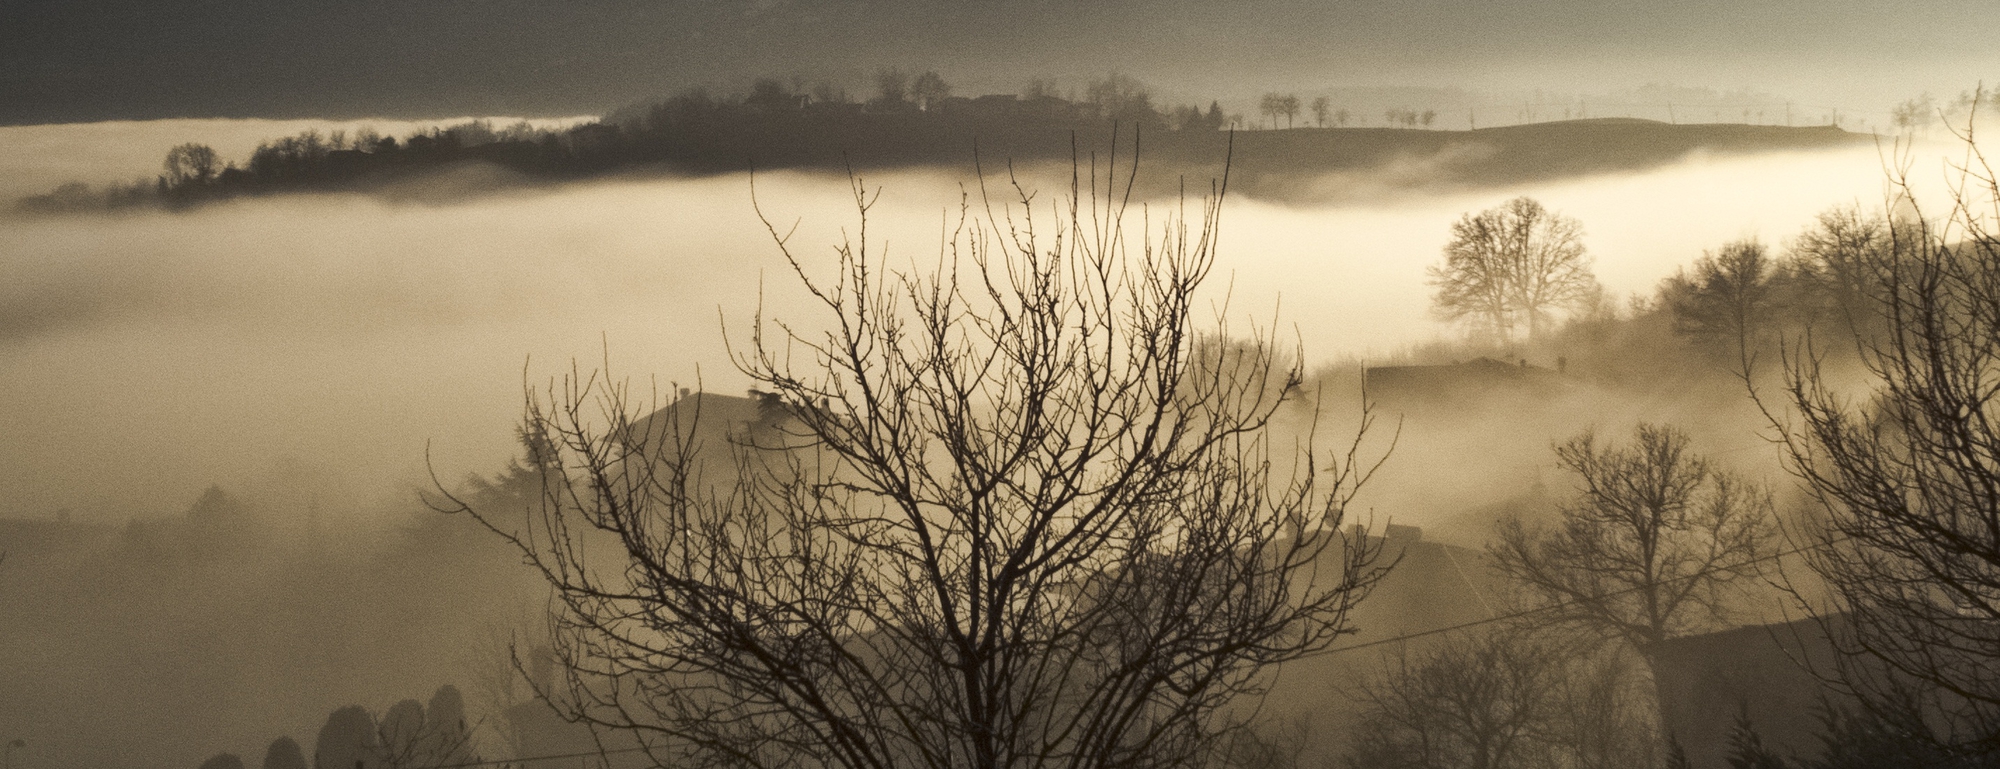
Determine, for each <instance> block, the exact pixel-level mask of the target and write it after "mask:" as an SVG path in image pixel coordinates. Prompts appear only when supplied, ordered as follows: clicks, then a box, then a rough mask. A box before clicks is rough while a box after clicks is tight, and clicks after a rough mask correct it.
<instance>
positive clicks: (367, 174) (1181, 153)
mask: <svg viewBox="0 0 2000 769" xmlns="http://www.w3.org/2000/svg"><path fill="white" fill-rule="evenodd" d="M1122 109H1123V111H1114V109H1113V108H1111V107H1107V106H1106V105H1104V104H1092V103H1084V102H1071V101H1068V100H1064V99H1060V98H1056V97H1041V98H1037V99H1021V98H1017V97H1014V96H1011V95H1003V96H986V97H980V98H978V99H967V98H962V97H953V98H949V99H944V100H941V101H939V102H938V103H936V104H933V105H929V108H928V109H923V110H919V109H917V108H916V107H915V106H914V105H912V104H909V103H902V104H892V105H882V104H876V103H871V104H869V105H861V104H854V103H839V102H830V103H812V102H810V101H809V100H807V99H805V98H804V97H798V98H797V99H793V98H792V97H789V96H786V97H780V98H778V99H774V100H773V101H770V102H768V103H763V104H759V103H754V102H742V103H737V102H722V101H716V100H712V99H707V98H706V97H695V96H689V97H681V98H678V99H676V100H673V101H669V102H663V103H660V104H657V105H652V106H650V107H648V108H641V109H635V110H627V111H625V112H624V113H621V115H620V116H617V117H614V118H613V119H609V120H606V121H603V122H598V123H591V124H587V125H580V126H575V127H571V128H566V129H561V130H538V129H534V128H531V127H528V126H527V125H525V124H523V125H520V126H515V127H508V128H500V129H495V128H494V127H492V126H490V125H487V124H484V123H471V124H466V125H460V126H454V127H450V128H439V129H432V130H430V131H427V132H422V133H418V134H415V135H411V136H408V137H404V138H403V139H401V140H398V139H397V138H395V137H381V136H373V135H368V136H346V135H342V134H334V135H331V136H322V135H320V134H318V133H314V132H308V133H306V134H301V135H299V136H292V137H284V138H279V139H274V140H272V141H270V142H266V143H265V144H264V145H262V146H260V147H259V148H258V150H257V151H256V152H255V153H254V154H253V155H252V157H250V158H249V159H247V161H245V162H240V163H238V162H230V161H228V160H226V159H223V158H217V157H214V156H213V153H210V154H209V155H208V156H206V157H201V158H190V156H187V155H185V154H184V155H182V156H181V160H180V161H179V165H178V166H176V164H175V163H172V162H170V163H169V167H170V171H169V174H168V175H162V176H160V177H159V178H158V179H156V180H147V181H142V182H140V183H137V184H135V185H132V186H128V187H123V188H115V189H109V190H91V189H88V188H85V187H83V186H81V185H65V186H64V187H63V188H61V189H58V190H55V191H53V192H51V193H50V194H47V195H40V196H35V197H31V198H27V199H25V200H23V201H21V202H20V204H19V207H20V208H21V209H23V210H26V211H28V212H33V213H60V212H76V211H89V210H100V209H107V208H129V207H151V206H157V207H166V208H179V207H186V206H190V205H196V204H199V203H202V202H206V201H212V200H218V199H226V198H234V197H240V196H245V195H264V194H273V193H281V192H287V191H363V192H365V191H371V190H382V189H386V188H389V187H391V186H395V185H399V184H401V183H402V182H407V181H409V180H411V179H413V178H421V177H423V176H425V175H432V174H436V173H438V172H440V171H445V170H451V169H462V168H463V167H465V166H479V165H484V166H488V167H498V168H500V169H504V170H505V171H507V172H508V173H501V174H483V175H479V177H478V178H480V179H481V180H482V181H481V182H480V184H479V186H480V187H481V188H483V189H493V188H499V187H507V186H520V185H532V184H544V183H552V182H562V181H570V180H577V179H587V178H593V177H602V176H606V175H612V174H621V175H629V174H635V173H638V174H648V173H655V174H658V173H664V174H696V175H701V174H715V173H730V172H738V171H742V170H746V169H750V168H761V169H773V168H790V169H809V170H810V169H817V170H824V171H829V172H841V171H844V170H845V169H850V168H851V169H854V170H857V171H871V170H879V169H887V168H907V167H914V166H938V167H944V168H950V169H955V170H963V169H966V168H968V167H969V166H970V165H971V164H972V163H973V161H974V159H975V157H976V158H978V159H979V160H980V161H981V162H982V163H983V164H984V166H985V168H987V169H988V170H1004V169H1005V168H1006V167H1007V166H1008V164H1010V163H1011V164H1013V165H1014V167H1015V168H1017V169H1021V170H1024V171H1027V172H1029V173H1047V172H1050V171H1053V172H1054V173H1055V175H1057V176H1060V177H1064V178H1066V177H1067V174H1068V169H1069V162H1070V160H1071V159H1072V157H1076V158H1078V159H1079V162H1083V163H1086V164H1087V163H1088V161H1089V159H1090V157H1091V156H1092V155H1096V156H1098V157H1108V156H1109V154H1110V153H1111V152H1112V150H1113V149H1114V145H1115V147H1116V149H1117V150H1118V151H1119V153H1120V155H1121V156H1123V157H1126V158H1129V156H1130V153H1131V150H1132V148H1133V146H1134V145H1135V144H1136V145H1137V146H1138V147H1139V148H1140V156H1141V157H1140V160H1141V163H1140V166H1141V174H1140V177H1139V184H1140V186H1141V187H1142V189H1143V191H1144V192H1146V193H1148V194H1170V193H1172V192H1173V191H1174V190H1176V189H1178V187H1179V185H1180V183H1181V180H1183V179H1186V180H1189V181H1191V182H1194V183H1196V185H1197V186H1200V185H1201V184H1205V183H1206V181H1207V180H1209V179H1213V178H1218V177H1220V176H1221V175H1222V172H1223V170H1224V165H1225V162H1227V163H1228V164H1229V173H1230V184H1231V188H1232V189H1233V190H1234V191H1236V192H1239V193H1247V194H1249V195H1251V196H1254V197H1260V198H1265V199H1276V200H1285V201H1294V202H1310V201H1315V200H1326V199H1338V198H1345V197H1359V196H1371V195H1376V194H1380V193H1382V192H1385V191H1389V192H1393V191H1398V190H1431V189H1454V188H1476V187H1484V186H1498V185H1511V184H1519V183H1523V182H1533V181H1541V180H1550V179H1558V178H1565V177H1574V176H1581V175H1587V174H1594V173H1605V172H1615V171H1632V170H1643V169H1647V168H1652V167H1657V166H1660V165H1664V164H1667V163H1672V162H1674V161H1677V160H1679V159H1681V158H1684V157H1687V156H1688V155H1689V154H1691V153H1694V152H1698V151H1702V152H1712V153H1755V152H1770V151H1784V150H1808V149H1822V148H1830V147H1837V146H1843V145H1847V144H1852V143H1855V142H1862V141H1869V140H1870V137H1869V136H1867V135H1861V134H1852V133H1848V132H1846V131H1843V130H1840V129H1838V128H1833V127H1813V128H1789V127H1779V126H1751V125H1737V124H1708V125H1670V124H1666V123H1658V122H1652V121H1646V120H1633V119H1593V120H1573V121H1563V122H1552V123H1538V124H1529V125H1518V126H1508V127H1504V128H1488V129H1479V130H1471V131H1443V130H1427V129H1415V128H1293V129H1285V130H1270V131H1238V132H1234V133H1231V132H1227V131H1221V130H1218V127H1219V126H1220V125H1221V124H1222V121H1223V119H1224V118H1223V116H1222V115H1221V114H1220V113H1219V112H1217V111H1215V110H1212V109H1211V110H1210V111H1209V112H1208V113H1207V114H1206V115H1204V114H1203V113H1202V112H1201V111H1200V110H1198V109H1192V108H1177V109H1176V110H1174V111H1170V112H1167V113H1162V112H1160V111H1157V110H1155V109H1154V108H1153V107H1152V106H1151V105H1150V104H1146V103H1143V102H1142V103H1140V104H1139V105H1137V106H1130V107H1126V108H1122ZM177 151H178V150H177ZM176 169H177V170H176ZM404 187H405V188H406V187H407V185H404Z"/></svg>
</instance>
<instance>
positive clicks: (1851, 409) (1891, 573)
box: [1769, 139, 2000, 756]
mask: <svg viewBox="0 0 2000 769" xmlns="http://www.w3.org/2000/svg"><path fill="white" fill-rule="evenodd" d="M1968 143H1969V139H1968ZM1957 181H1958V182H1959V184H1957V185H1955V188H1956V189H1957V190H1958V193H1957V196H1956V198H1955V199H1954V200H1953V201H1952V205H1951V207H1950V208H1949V210H1948V211H1946V212H1944V213H1943V215H1941V216H1938V217H1936V218H1926V217H1925V216H1924V215H1923V212H1922V209H1921V208H1920V207H1919V206H1918V205H1917V201H1916V200H1915V199H1914V197H1913V196H1911V195H1910V194H1909V192H1908V189H1909V187H1908V185H1907V183H1904V184H1902V185H1901V187H1900V188H1901V190H1902V193H1901V195H1902V196H1901V199H1900V201H1899V203H1901V204H1902V208H1903V210H1905V211H1908V212H1909V214H1908V215H1906V216H1900V217H1896V218H1892V219H1889V220H1887V222H1886V224H1885V226H1884V229H1885V233H1884V235H1883V236H1882V237H1881V238H1880V239H1879V240H1876V241H1871V242H1872V243H1875V244H1877V245H1879V247H1877V248H1869V249H1862V250H1857V251H1855V252H1854V253H1853V256H1854V257H1855V260H1856V264H1854V265H1853V267H1855V268H1858V271H1859V272H1860V273H1861V274H1862V275H1863V276H1865V277H1866V279H1867V280H1866V281H1865V282H1863V283H1860V285H1857V286H1856V287H1855V288H1856V289H1857V291H1858V292H1859V293H1860V294H1861V296H1860V301H1861V303H1862V305H1863V306H1865V307H1867V308H1869V310H1870V312H1871V314H1872V316H1873V317H1874V319H1875V320H1876V323H1877V325H1876V326H1875V327H1874V328H1854V329H1848V330H1846V331H1844V332H1842V333H1837V334H1836V335H1835V336H1834V339H1835V341H1833V342H1827V341H1826V340H1825V339H1824V338H1819V339H1807V340H1805V342H1806V344H1804V345H1803V346H1800V347H1795V348H1793V350H1792V353H1791V354H1790V355H1789V356H1788V357H1787V360H1786V367H1785V371H1784V373H1785V385H1784V392H1783V396H1784V397H1783V399H1782V405H1784V406H1787V407H1789V409H1788V411H1776V412H1775V413H1774V414H1773V422H1774V425H1775V426H1776V427H1778V428H1779V431H1780V435H1781V437H1782V438H1783V441H1784V444H1785V448H1786V449H1787V453H1788V455H1789V457H1790V459H1791V462H1792V467H1793V470H1794V471H1795V472H1796V473H1797V474H1798V476H1799V477H1800V478H1802V479H1803V480H1804V481H1805V483H1806V485H1807V487H1808V488H1809V490H1810V491H1811V493H1812V494H1813V496H1814V497H1815V498H1816V499H1817V501H1818V502H1819V504H1820V507H1821V508H1822V510H1823V512H1824V515H1825V517H1824V519H1823V522H1822V523H1819V524H1817V525H1814V526H1811V527H1808V528H1807V529H1806V530H1804V531H1802V532H1800V534H1801V536H1802V537H1803V538H1804V539H1806V541H1807V542H1809V543H1810V544H1811V545H1813V547H1812V549H1811V558H1810V564H1811V566H1812V569H1813V571H1814V572H1815V573H1816V575H1817V576H1818V577H1819V578H1821V579H1822V580H1823V581H1824V583H1825V584H1826V585H1827V587H1828V588H1830V590H1831V593H1832V596H1831V598H1830V599H1829V601H1828V602H1826V603H1823V604H1817V605H1816V606H1815V608H1816V609H1817V610H1819V611H1820V612H1821V614H1820V616H1822V617H1823V618H1824V620H1825V623H1824V624H1825V625H1826V627H1827V629H1828V630H1829V634H1830V635H1831V636H1832V637H1833V638H1834V639H1835V641H1836V643H1837V644H1838V645H1839V646H1840V647H1841V648H1842V650H1843V651H1844V652H1846V654H1845V655H1843V665H1842V666H1841V669H1840V670H1839V671H1838V673H1839V678H1840V680H1841V681H1842V682H1843V683H1845V684H1846V685H1847V686H1848V687H1850V688H1851V690H1852V691H1853V692H1854V693H1855V694H1857V695H1858V696H1859V698H1860V700H1861V701H1862V702H1864V703H1866V704H1868V705H1869V707H1870V709H1871V711H1872V712H1873V714H1874V715H1875V716H1877V717H1879V718H1881V719H1882V720H1883V721H1884V722H1886V723H1889V724H1891V725H1893V726H1895V727H1896V728H1898V729H1900V730H1901V731H1902V732H1903V733H1905V734H1906V735H1908V736H1911V737H1914V738H1917V739H1921V740H1923V741H1925V742H1929V743H1932V744H1936V745H1939V746H1941V747H1943V748H1945V749H1946V750H1948V751H1949V752H1950V753H1951V754H1954V755H1957V756H1979V755H1989V756H1990V755H1993V754H1994V752H1995V751H1996V750H2000V234H1996V233H1995V232H1994V231H1993V229H1992V222H1993V219H1992V218H1991V217H1992V212H1993V206H1994V204H1995V201H1996V200H2000V184H1996V182H1995V175H1994V174H1993V172H1992V170H1991V168H1990V167H1987V166H1986V165H1984V164H1983V162H1981V163H1976V164H1974V165H1971V166H1968V167H1967V168H1965V169H1964V176H1962V177H1961V178H1960V179H1958V180H1957ZM1829 346H1834V347H1835V348H1836V349H1838V348H1846V349H1848V350H1853V351H1858V357H1859V362H1860V366H1861V368H1862V369H1863V370H1864V371H1865V378H1864V380H1863V382H1864V383H1863V385H1862V386H1861V387H1860V388H1859V389H1858V391H1857V388H1856V387H1854V386H1853V385H1851V384H1846V382H1845V381H1844V380H1846V379H1847V377H1846V376H1844V375H1843V373H1842V372H1841V371H1839V370H1837V369H1835V368H1834V367H1831V366H1829V365H1828V364H1827V356H1828V348H1829ZM1769 405H1771V406H1772V407H1773V409H1774V410H1775V409H1776V408H1777V406H1778V405H1779V404H1776V403H1773V404H1769Z"/></svg>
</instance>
